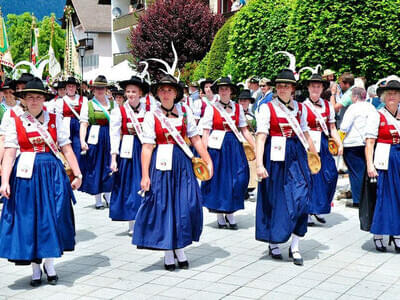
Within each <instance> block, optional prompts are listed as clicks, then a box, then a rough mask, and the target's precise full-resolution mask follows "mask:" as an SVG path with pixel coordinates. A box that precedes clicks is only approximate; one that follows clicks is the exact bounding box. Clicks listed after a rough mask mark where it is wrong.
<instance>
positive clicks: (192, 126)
mask: <svg viewBox="0 0 400 300" xmlns="http://www.w3.org/2000/svg"><path fill="white" fill-rule="evenodd" d="M185 108H186V120H187V128H186V132H187V136H188V137H190V138H191V137H194V136H196V135H199V130H198V128H197V125H196V120H195V118H194V115H193V112H192V110H190V109H188V107H187V105H185Z"/></svg>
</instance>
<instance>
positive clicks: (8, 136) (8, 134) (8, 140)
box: [1, 110, 19, 149]
mask: <svg viewBox="0 0 400 300" xmlns="http://www.w3.org/2000/svg"><path fill="white" fill-rule="evenodd" d="M1 127H2V131H3V133H4V148H16V149H18V148H19V145H18V135H17V129H16V127H15V120H14V118H13V117H11V116H10V110H8V111H6V113H5V114H4V116H3V120H2V122H1Z"/></svg>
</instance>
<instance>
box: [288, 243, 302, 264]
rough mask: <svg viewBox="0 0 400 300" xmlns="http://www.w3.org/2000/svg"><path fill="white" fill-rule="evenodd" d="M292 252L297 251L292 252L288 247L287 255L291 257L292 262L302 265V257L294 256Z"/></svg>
mask: <svg viewBox="0 0 400 300" xmlns="http://www.w3.org/2000/svg"><path fill="white" fill-rule="evenodd" d="M293 253H299V254H300V252H299V251H295V252H292V248H290V247H289V257H290V258H292V259H293V263H294V264H295V265H297V266H302V265H303V258H294V257H293Z"/></svg>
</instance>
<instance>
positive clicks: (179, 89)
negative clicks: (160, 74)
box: [150, 81, 183, 103]
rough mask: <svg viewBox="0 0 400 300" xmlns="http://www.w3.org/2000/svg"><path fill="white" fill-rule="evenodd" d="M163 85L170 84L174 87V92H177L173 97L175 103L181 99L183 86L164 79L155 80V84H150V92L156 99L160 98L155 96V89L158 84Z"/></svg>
mask: <svg viewBox="0 0 400 300" xmlns="http://www.w3.org/2000/svg"><path fill="white" fill-rule="evenodd" d="M164 85H170V86H172V87H173V88H175V90H176V92H177V95H176V98H175V101H174V102H175V103H178V102H179V101H181V100H182V98H183V87H182V86H181V85H180V84H179V83H175V82H167V81H165V82H162V81H161V82H157V83H155V84H152V85H151V88H150V89H151V93H152V94H153V96H154V97H155V98H156V99H157V100H158V101H160V99H159V98H158V96H157V90H158V88H159V87H160V86H164Z"/></svg>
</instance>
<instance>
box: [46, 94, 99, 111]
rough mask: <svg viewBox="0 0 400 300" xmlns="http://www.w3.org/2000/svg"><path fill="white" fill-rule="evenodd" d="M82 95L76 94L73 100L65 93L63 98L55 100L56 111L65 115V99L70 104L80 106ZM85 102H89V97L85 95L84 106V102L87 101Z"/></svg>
mask: <svg viewBox="0 0 400 300" xmlns="http://www.w3.org/2000/svg"><path fill="white" fill-rule="evenodd" d="M80 97H81V96H80V95H75V97H74V99H73V100H71V98H70V97H68V96H67V95H65V96H64V97H63V98H57V100H56V101H55V104H54V111H55V113H57V114H61V115H63V110H64V101H65V102H67V103H69V105H71V106H72V107H74V106H78V105H79V98H80ZM85 102H86V103H87V102H88V99H87V98H86V97H85V96H83V102H82V106H83V103H85ZM93 106H96V105H93Z"/></svg>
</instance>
